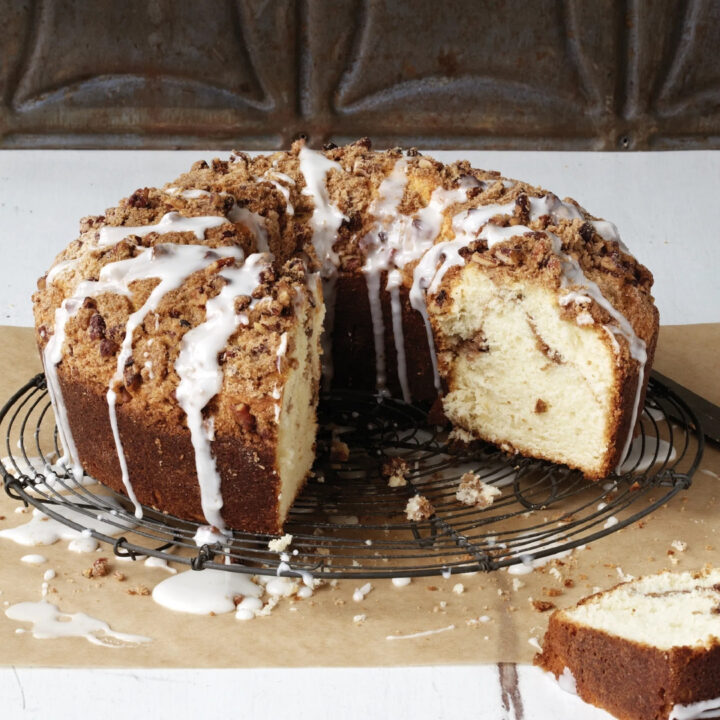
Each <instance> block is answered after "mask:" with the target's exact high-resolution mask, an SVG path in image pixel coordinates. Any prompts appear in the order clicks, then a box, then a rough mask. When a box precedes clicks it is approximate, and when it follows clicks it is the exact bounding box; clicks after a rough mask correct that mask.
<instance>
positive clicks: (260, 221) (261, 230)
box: [228, 203, 270, 253]
mask: <svg viewBox="0 0 720 720" xmlns="http://www.w3.org/2000/svg"><path fill="white" fill-rule="evenodd" d="M228 220H230V221H231V222H234V223H242V224H243V225H246V226H247V227H248V228H250V231H251V232H252V233H253V235H255V240H256V241H257V249H258V252H261V253H267V252H270V245H269V243H268V233H267V228H266V227H265V218H264V217H263V216H262V215H260V214H258V213H256V212H252V211H250V210H248V209H247V208H244V207H240V206H239V205H238V204H237V203H236V204H235V205H233V206H232V207H231V208H230V212H228Z"/></svg>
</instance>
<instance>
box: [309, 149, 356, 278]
mask: <svg viewBox="0 0 720 720" xmlns="http://www.w3.org/2000/svg"><path fill="white" fill-rule="evenodd" d="M298 157H299V160H300V172H301V173H302V174H303V177H304V178H305V187H304V188H303V190H302V194H303V195H307V196H308V197H310V198H312V201H313V203H314V204H315V209H314V210H313V214H312V216H311V218H310V227H311V228H312V231H313V238H312V244H313V247H314V248H315V253H316V254H317V258H318V260H319V262H320V264H321V270H320V275H321V276H322V277H329V276H331V275H334V274H335V271H336V269H337V267H338V265H339V264H340V258H339V257H338V254H337V253H336V252H335V250H334V249H333V246H334V245H335V241H336V240H337V232H338V228H339V227H340V223H342V221H343V220H345V219H346V218H345V216H344V215H343V214H342V213H341V212H340V210H339V209H338V208H337V207H335V206H334V205H333V204H332V203H331V202H330V196H329V194H328V191H327V187H326V184H325V180H326V177H327V174H328V173H329V172H330V170H339V171H340V172H343V169H342V166H341V165H340V164H339V163H336V162H334V161H332V160H328V159H327V158H326V157H325V156H324V155H323V154H322V153H320V152H317V151H316V150H310V149H309V148H307V147H303V148H302V149H301V150H300V154H299V156H298Z"/></svg>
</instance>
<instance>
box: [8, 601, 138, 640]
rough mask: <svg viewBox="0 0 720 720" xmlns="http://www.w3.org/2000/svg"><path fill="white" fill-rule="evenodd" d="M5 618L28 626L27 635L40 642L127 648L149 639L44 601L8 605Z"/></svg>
mask: <svg viewBox="0 0 720 720" xmlns="http://www.w3.org/2000/svg"><path fill="white" fill-rule="evenodd" d="M5 615H7V617H9V618H10V619H11V620H18V621H19V622H29V623H32V628H31V630H30V632H32V634H33V637H36V638H39V639H41V640H48V639H51V638H63V637H80V638H85V639H86V640H87V641H88V642H90V643H92V644H93V645H102V646H103V647H128V645H137V644H140V643H147V642H150V638H148V637H144V636H142V635H130V634H128V633H119V632H115V631H114V630H113V629H112V628H111V627H110V626H109V625H108V624H107V623H106V622H105V621H103V620H98V619H97V618H94V617H91V616H90V615H86V614H85V613H81V612H78V613H66V612H63V611H62V610H60V609H58V607H57V606H56V605H53V604H52V603H49V602H47V601H46V600H41V601H40V602H21V603H17V604H15V605H11V606H10V607H9V608H7V610H5Z"/></svg>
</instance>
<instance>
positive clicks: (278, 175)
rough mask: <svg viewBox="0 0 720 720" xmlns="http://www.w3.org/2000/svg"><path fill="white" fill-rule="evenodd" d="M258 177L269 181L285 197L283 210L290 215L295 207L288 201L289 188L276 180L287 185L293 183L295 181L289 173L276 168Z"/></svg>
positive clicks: (293, 212)
mask: <svg viewBox="0 0 720 720" xmlns="http://www.w3.org/2000/svg"><path fill="white" fill-rule="evenodd" d="M273 178H277V180H273ZM260 179H261V180H265V181H266V182H269V183H271V184H272V186H273V187H274V188H275V189H276V190H278V191H279V192H280V194H281V195H282V196H283V197H284V198H285V212H286V213H287V214H288V215H290V216H291V217H292V216H293V215H294V214H295V208H294V207H293V206H292V204H291V202H290V189H289V188H288V187H286V185H283V184H282V183H280V182H278V180H282V182H284V183H287V185H294V184H295V181H294V180H293V179H292V178H291V177H290V176H289V175H286V174H285V173H281V172H278V171H277V170H268V171H267V172H266V173H265V174H264V175H263V176H262V177H261V178H260Z"/></svg>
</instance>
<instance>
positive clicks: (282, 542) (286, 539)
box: [268, 533, 293, 553]
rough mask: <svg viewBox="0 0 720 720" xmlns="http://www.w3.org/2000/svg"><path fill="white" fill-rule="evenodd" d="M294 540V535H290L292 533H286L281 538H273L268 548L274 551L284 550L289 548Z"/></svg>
mask: <svg viewBox="0 0 720 720" xmlns="http://www.w3.org/2000/svg"><path fill="white" fill-rule="evenodd" d="M292 541H293V536H292V535H290V533H286V534H285V535H283V536H282V537H279V538H273V539H272V540H270V542H269V543H268V550H272V551H273V552H277V553H279V552H282V551H283V550H287V548H288V546H289V545H290V543H291V542H292Z"/></svg>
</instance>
